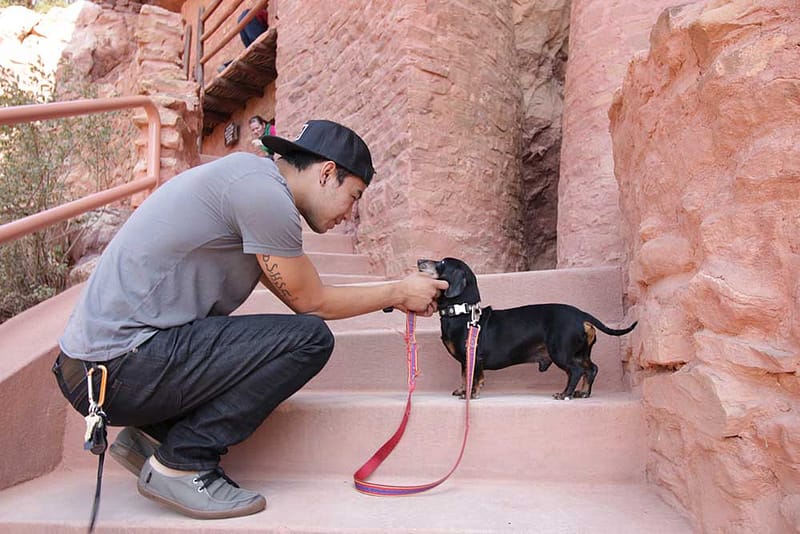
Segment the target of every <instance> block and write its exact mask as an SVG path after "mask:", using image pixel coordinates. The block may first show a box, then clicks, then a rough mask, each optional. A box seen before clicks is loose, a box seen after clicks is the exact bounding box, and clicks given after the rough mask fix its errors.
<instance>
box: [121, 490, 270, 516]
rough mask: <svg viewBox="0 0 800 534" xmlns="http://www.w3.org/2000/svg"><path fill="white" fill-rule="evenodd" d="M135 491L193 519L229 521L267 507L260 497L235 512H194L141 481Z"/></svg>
mask: <svg viewBox="0 0 800 534" xmlns="http://www.w3.org/2000/svg"><path fill="white" fill-rule="evenodd" d="M136 489H138V490H139V495H141V496H142V497H146V498H148V499H150V500H152V501H155V502H158V503H161V504H163V505H165V506H167V507H168V508H171V509H173V510H175V511H176V512H179V513H181V514H183V515H185V516H188V517H191V518H193V519H230V518H232V517H242V516H245V515H252V514H256V513H258V512H260V511H262V510H264V509H265V508H266V507H267V500H266V499H265V498H264V497H263V496H262V497H261V499H258V500H256V501H254V502H252V503H250V504H248V505H247V506H244V507H242V508H236V509H235V510H219V511H216V512H205V511H202V510H195V509H193V508H188V507H186V506H183V505H182V504H180V503H177V502H175V501H170V500H169V499H166V498H164V497H162V496H161V495H159V494H157V493H153V492H152V491H150V490H148V489H147V486H145V485H144V484H142V482H141V481H139V483H138V484H137V485H136Z"/></svg>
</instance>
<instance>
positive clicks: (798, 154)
mask: <svg viewBox="0 0 800 534" xmlns="http://www.w3.org/2000/svg"><path fill="white" fill-rule="evenodd" d="M798 14H799V12H798V5H797V2H796V1H795V0H738V1H732V2H723V1H711V2H707V3H701V4H694V5H687V6H683V7H675V8H670V9H668V10H666V11H664V13H663V14H662V15H661V17H660V19H659V20H658V23H657V24H656V26H655V28H654V29H653V31H652V35H651V46H650V51H649V53H647V54H642V55H640V56H639V57H638V58H637V59H636V60H635V61H634V62H633V63H632V64H631V66H630V69H629V71H628V74H627V77H626V78H625V83H624V86H623V88H622V90H621V92H620V93H619V94H618V95H617V97H616V100H615V102H614V105H613V107H612V109H611V111H610V117H611V123H612V127H611V131H612V138H613V147H614V163H615V173H616V177H617V180H618V182H619V187H620V192H621V209H622V214H623V222H622V228H623V235H624V240H625V244H626V248H627V253H628V255H629V257H630V259H631V261H630V269H629V273H628V276H629V286H628V290H629V299H630V303H631V304H632V306H633V307H632V310H631V314H632V315H635V316H637V317H638V318H639V320H640V323H641V324H640V327H639V328H638V329H637V330H636V331H635V332H634V333H633V340H634V341H633V350H632V355H631V361H630V367H631V370H632V371H633V375H634V376H633V378H634V380H635V382H637V383H639V384H640V385H641V389H642V393H643V397H644V402H645V406H646V409H647V413H648V419H649V426H650V430H651V436H650V442H649V447H650V449H651V452H650V461H649V477H650V479H651V481H652V482H654V483H656V484H659V485H661V486H663V487H666V488H668V489H669V490H670V492H671V496H672V498H674V499H676V500H677V501H679V502H680V503H681V504H682V505H683V506H684V507H686V509H687V510H689V511H690V512H691V513H692V514H693V516H694V519H695V522H696V523H697V524H698V525H699V526H700V527H701V528H702V530H703V531H704V532H793V531H798V530H800V474H799V473H800V417H798V413H799V411H800V396H799V395H798V394H800V379H798V374H797V371H798V367H799V366H800V322H798V318H799V317H800V282H798V272H800V128H798V125H800V79H798V72H800V18H798Z"/></svg>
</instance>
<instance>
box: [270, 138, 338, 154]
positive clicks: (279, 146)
mask: <svg viewBox="0 0 800 534" xmlns="http://www.w3.org/2000/svg"><path fill="white" fill-rule="evenodd" d="M261 144H262V145H264V146H265V147H267V148H270V149H272V151H273V152H277V153H278V154H281V155H284V154H289V153H290V152H307V153H309V154H314V155H316V156H319V157H321V158H324V157H325V156H323V155H321V154H317V153H316V152H314V151H313V150H309V149H307V148H304V147H302V146H300V145H298V144H295V143H293V142H291V141H289V140H288V139H284V138H283V137H277V136H275V135H262V136H261Z"/></svg>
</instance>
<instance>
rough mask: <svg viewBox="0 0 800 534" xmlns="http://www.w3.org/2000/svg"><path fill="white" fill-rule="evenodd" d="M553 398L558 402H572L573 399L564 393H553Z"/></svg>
mask: <svg viewBox="0 0 800 534" xmlns="http://www.w3.org/2000/svg"><path fill="white" fill-rule="evenodd" d="M553 398H554V399H556V400H572V397H570V396H569V395H564V394H563V393H553Z"/></svg>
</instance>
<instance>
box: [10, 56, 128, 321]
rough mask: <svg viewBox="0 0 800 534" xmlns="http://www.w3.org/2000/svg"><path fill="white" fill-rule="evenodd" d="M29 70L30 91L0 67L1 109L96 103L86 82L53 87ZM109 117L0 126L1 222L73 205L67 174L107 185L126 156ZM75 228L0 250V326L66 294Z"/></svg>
mask: <svg viewBox="0 0 800 534" xmlns="http://www.w3.org/2000/svg"><path fill="white" fill-rule="evenodd" d="M59 70H60V72H61V75H62V76H63V77H64V79H66V80H74V79H75V77H74V76H72V73H71V72H70V71H71V69H70V68H69V66H68V65H62V66H61V68H60V69H59ZM32 71H34V72H33V73H34V74H35V75H36V78H37V79H39V80H41V85H40V86H39V87H38V88H36V89H28V88H25V87H24V86H23V84H22V83H21V80H20V78H19V77H18V76H17V75H16V74H15V73H13V72H11V71H9V70H7V69H4V68H2V67H0V106H2V107H5V106H18V105H23V104H35V103H47V102H52V101H54V97H53V96H52V95H54V94H62V95H70V99H72V98H94V97H96V94H95V91H94V90H93V88H92V87H91V86H90V85H89V84H88V83H86V82H74V81H73V82H70V83H69V85H68V86H63V87H57V86H56V85H55V84H54V83H53V82H51V81H48V77H47V76H46V75H45V74H44V71H43V69H42V68H41V66H40V65H38V66H37V65H34V66H33V67H32ZM113 115H115V114H114V113H103V114H96V115H87V116H82V117H72V118H65V119H58V120H47V121H35V122H30V123H20V124H16V125H4V126H0V224H3V223H7V222H10V221H14V220H17V219H20V218H22V217H25V216H28V215H32V214H35V213H38V212H40V211H43V210H45V209H48V208H51V207H54V206H58V205H60V204H63V203H65V202H67V201H69V200H73V198H74V197H75V195H76V193H75V192H73V191H72V189H73V188H71V187H70V185H69V184H67V183H66V180H65V177H66V176H67V174H68V172H69V171H70V170H72V171H74V169H76V168H78V169H82V171H81V175H82V176H87V177H89V181H91V182H93V186H94V188H95V189H105V188H107V187H109V186H110V185H111V182H112V181H113V170H114V169H115V168H116V167H117V166H118V165H120V159H121V158H124V157H127V153H126V151H125V150H124V147H123V146H122V145H121V144H120V141H119V139H117V140H115V138H114V136H112V132H113V127H112V125H113V124H114V123H115V120H116V121H117V122H118V121H119V119H118V118H117V119H114V118H113V117H112V116H113ZM84 173H85V174H84ZM77 194H78V195H79V196H80V195H82V194H85V191H80V192H79V193H77ZM76 224H77V223H76V221H75V220H72V221H66V222H63V223H59V224H56V225H54V226H51V227H49V228H46V229H44V230H41V231H39V232H36V233H35V234H31V235H28V236H25V237H23V238H21V239H17V240H15V241H13V242H10V243H5V244H2V245H0V322H3V321H5V320H6V319H8V318H10V317H12V316H14V315H15V314H17V313H20V312H22V311H24V310H26V309H27V308H29V307H31V306H33V305H35V304H37V303H39V302H41V301H42V300H45V299H48V298H50V297H52V296H53V295H55V294H57V293H58V292H60V291H62V290H63V289H65V288H66V285H67V274H68V271H69V249H70V237H69V236H70V233H71V232H70V227H71V226H72V227H73V228H74V227H75V226H76Z"/></svg>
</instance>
